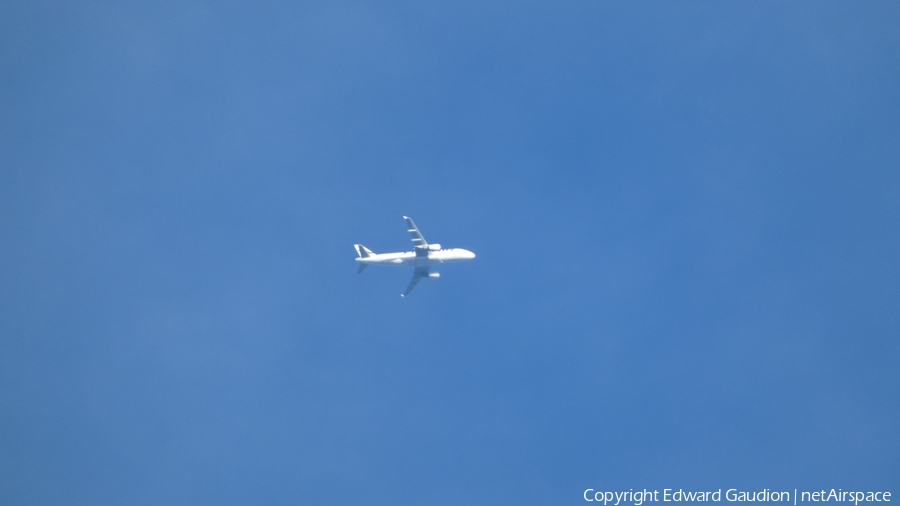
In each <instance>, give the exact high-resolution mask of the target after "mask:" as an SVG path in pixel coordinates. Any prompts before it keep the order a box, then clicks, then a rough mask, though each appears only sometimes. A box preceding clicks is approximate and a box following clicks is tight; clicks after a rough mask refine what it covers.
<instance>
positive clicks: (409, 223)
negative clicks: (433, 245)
mask: <svg viewBox="0 0 900 506" xmlns="http://www.w3.org/2000/svg"><path fill="white" fill-rule="evenodd" d="M403 219H404V220H406V228H407V229H409V230H407V232H409V234H410V235H411V236H412V242H413V245H414V246H415V247H417V248H421V247H425V246H428V243H427V242H425V238H424V237H422V233H421V232H419V228H418V227H416V224H415V223H413V220H412V218H410V217H409V216H404V217H403Z"/></svg>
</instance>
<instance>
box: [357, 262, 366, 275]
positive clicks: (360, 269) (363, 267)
mask: <svg viewBox="0 0 900 506" xmlns="http://www.w3.org/2000/svg"><path fill="white" fill-rule="evenodd" d="M368 266H369V264H359V270H358V271H356V273H357V274H362V271H364V270H366V267H368Z"/></svg>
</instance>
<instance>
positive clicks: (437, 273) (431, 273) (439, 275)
mask: <svg viewBox="0 0 900 506" xmlns="http://www.w3.org/2000/svg"><path fill="white" fill-rule="evenodd" d="M428 277H429V278H439V277H441V273H440V272H429V273H428Z"/></svg>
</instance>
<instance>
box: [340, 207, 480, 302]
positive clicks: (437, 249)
mask: <svg viewBox="0 0 900 506" xmlns="http://www.w3.org/2000/svg"><path fill="white" fill-rule="evenodd" d="M403 219H404V220H406V228H407V229H408V230H407V232H409V233H410V235H411V236H412V242H413V246H414V248H413V251H401V252H398V253H380V254H379V253H374V252H373V251H372V250H370V249H369V248H367V247H365V246H363V245H362V244H354V245H353V247H354V248H356V254H357V255H359V256H358V257H356V261H357V262H359V263H360V264H361V265H360V266H359V270H358V271H356V273H357V274H362V271H364V270H366V267H368V266H369V265H408V266H410V267H413V268H414V271H413V277H412V279H411V280H410V281H409V286H407V287H406V291H405V292H403V293H401V294H400V296H401V297H406V296H407V295H409V294H410V292H412V291H413V288H415V287H416V285H418V284H419V281H422V278H439V277H441V273H439V272H433V271H431V270H429V269H431V267H432V266H434V265H437V264H442V263H444V262H458V261H460V260H471V259H473V258H475V253H472V252H471V251H469V250H466V249H462V248H450V249H443V248H441V245H440V244H437V243H433V244H428V243H427V242H426V241H425V238H424V237H422V234H421V232H419V229H418V227H416V224H415V223H413V220H412V218H410V217H409V216H404V217H403Z"/></svg>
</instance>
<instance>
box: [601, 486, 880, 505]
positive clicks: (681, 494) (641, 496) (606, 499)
mask: <svg viewBox="0 0 900 506" xmlns="http://www.w3.org/2000/svg"><path fill="white" fill-rule="evenodd" d="M722 499H725V500H726V501H728V502H781V503H793V504H794V505H795V506H796V505H797V503H798V502H801V503H803V502H846V503H853V504H854V506H858V505H859V503H861V502H891V493H890V492H884V491H878V492H874V491H865V492H863V491H850V490H843V489H840V488H832V489H830V490H825V489H822V490H812V491H806V490H801V491H798V490H797V489H794V491H793V492H787V491H777V490H770V489H767V488H764V489H762V490H760V491H748V490H738V489H736V488H729V489H726V490H725V492H724V493H723V492H722V489H721V488H720V489H718V490H704V491H685V490H683V489H680V488H679V489H678V490H675V489H673V488H664V489H663V490H662V493H660V492H659V490H647V489H646V488H645V489H644V490H634V489H630V490H627V491H621V492H609V491H603V490H594V489H592V488H589V489H587V490H585V491H584V500H585V501H588V502H599V503H603V506H620V505H626V504H627V505H631V504H633V505H634V506H641V505H642V504H644V503H645V502H721V501H722ZM873 506H874V505H873Z"/></svg>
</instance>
